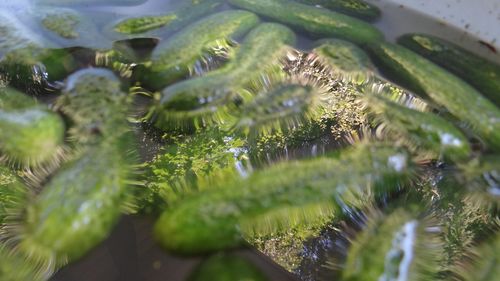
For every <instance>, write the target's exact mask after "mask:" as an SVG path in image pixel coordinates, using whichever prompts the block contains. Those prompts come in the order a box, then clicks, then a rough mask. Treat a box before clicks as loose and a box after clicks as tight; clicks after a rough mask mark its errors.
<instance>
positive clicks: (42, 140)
mask: <svg viewBox="0 0 500 281" xmlns="http://www.w3.org/2000/svg"><path fill="white" fill-rule="evenodd" d="M64 133H65V125H64V122H63V120H62V119H61V118H60V117H59V116H58V115H57V114H56V113H54V112H52V111H50V110H49V109H48V108H47V107H46V106H45V105H39V104H37V102H36V101H35V100H34V99H32V98H31V97H28V96H26V95H24V94H22V93H20V92H18V91H17V90H14V89H10V88H2V89H0V151H1V152H2V154H3V155H4V157H6V158H7V160H8V161H10V162H12V163H16V164H20V165H23V166H38V165H40V164H43V163H44V162H47V161H48V160H50V159H53V158H54V157H55V156H56V155H57V154H58V153H59V152H58V151H59V150H60V149H61V147H62V145H63V141H64Z"/></svg>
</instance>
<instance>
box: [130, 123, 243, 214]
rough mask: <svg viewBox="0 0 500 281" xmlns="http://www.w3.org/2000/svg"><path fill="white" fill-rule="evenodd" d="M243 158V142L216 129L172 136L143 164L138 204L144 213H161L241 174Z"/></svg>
mask: <svg viewBox="0 0 500 281" xmlns="http://www.w3.org/2000/svg"><path fill="white" fill-rule="evenodd" d="M245 157H246V156H245V147H244V141H243V140H242V139H239V138H236V137H234V136H231V135H229V134H225V133H224V132H223V131H221V130H220V129H217V128H213V129H207V130H203V131H200V132H197V134H196V135H194V136H187V137H185V138H180V137H176V138H175V139H174V140H173V143H172V144H169V145H167V146H166V147H165V148H164V149H162V150H161V151H160V152H159V153H158V155H157V156H155V158H154V159H153V160H152V161H150V162H148V163H147V166H146V172H145V175H144V180H145V182H146V183H145V189H144V190H143V193H142V194H141V195H140V198H141V199H140V200H141V201H140V202H139V205H140V206H141V208H144V209H145V212H156V211H158V210H164V209H165V208H166V207H167V206H170V205H172V204H174V203H175V202H177V201H180V200H182V199H183V198H185V197H186V196H189V195H190V194H195V193H198V192H200V191H202V190H204V189H210V188H211V187H212V186H213V185H215V184H216V182H217V181H219V180H221V181H224V180H227V178H228V177H232V176H236V175H237V173H238V171H239V172H240V173H245ZM238 169H239V170H238Z"/></svg>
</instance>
